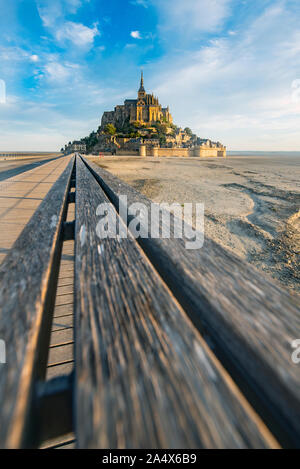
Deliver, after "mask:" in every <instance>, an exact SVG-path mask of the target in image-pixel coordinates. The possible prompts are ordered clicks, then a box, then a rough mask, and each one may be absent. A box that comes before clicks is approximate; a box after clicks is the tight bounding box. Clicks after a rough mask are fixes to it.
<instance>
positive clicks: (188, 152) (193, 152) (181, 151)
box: [140, 145, 226, 158]
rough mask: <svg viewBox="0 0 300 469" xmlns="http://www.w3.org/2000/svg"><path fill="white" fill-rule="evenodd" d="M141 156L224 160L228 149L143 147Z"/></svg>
mask: <svg viewBox="0 0 300 469" xmlns="http://www.w3.org/2000/svg"><path fill="white" fill-rule="evenodd" d="M140 155H141V156H161V157H163V156H166V157H168V156H178V157H181V158H182V157H189V156H191V157H193V156H196V157H201V158H210V157H213V158H218V157H221V158H224V157H226V148H225V147H216V148H207V147H206V148H205V147H195V148H157V147H148V146H144V145H141V148H140Z"/></svg>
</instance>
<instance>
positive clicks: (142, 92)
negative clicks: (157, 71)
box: [138, 71, 146, 99]
mask: <svg viewBox="0 0 300 469" xmlns="http://www.w3.org/2000/svg"><path fill="white" fill-rule="evenodd" d="M138 98H139V99H145V98H146V91H145V88H144V75H143V71H142V72H141V84H140V89H139V92H138Z"/></svg>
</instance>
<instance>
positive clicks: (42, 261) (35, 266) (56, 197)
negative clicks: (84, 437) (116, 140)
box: [0, 158, 74, 448]
mask: <svg viewBox="0 0 300 469" xmlns="http://www.w3.org/2000/svg"><path fill="white" fill-rule="evenodd" d="M73 165H74V159H73V158H72V160H71V161H70V162H69V164H68V166H67V168H66V169H65V171H64V172H63V173H62V175H61V176H60V177H59V179H58V180H57V182H56V183H55V184H54V185H53V186H52V188H51V189H50V191H49V193H48V194H47V195H46V197H45V198H44V200H43V202H42V203H41V205H40V206H39V208H38V209H37V211H36V212H35V213H34V215H33V216H32V218H31V219H30V221H29V223H28V224H27V225H26V227H25V228H24V230H23V231H22V233H21V235H20V236H19V238H18V239H17V241H16V242H15V244H14V245H13V248H12V250H11V252H10V253H9V254H8V255H7V257H6V258H5V260H4V262H3V263H2V264H1V266H0V339H2V340H4V341H5V343H6V364H0V397H1V406H0V422H1V424H0V447H5V448H18V447H22V446H26V445H28V444H32V443H31V442H32V432H33V431H34V429H33V425H32V424H33V422H32V420H31V419H30V415H31V411H32V408H33V397H34V383H35V381H36V380H38V379H43V378H44V376H45V372H46V364H47V354H48V345H49V339H50V328H51V319H52V312H53V306H54V301H55V290H56V282H57V274H58V265H59V257H60V250H61V245H62V226H63V221H64V217H65V213H66V207H67V195H68V191H69V184H70V179H71V173H72V168H73Z"/></svg>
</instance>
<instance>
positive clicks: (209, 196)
mask: <svg viewBox="0 0 300 469" xmlns="http://www.w3.org/2000/svg"><path fill="white" fill-rule="evenodd" d="M94 161H95V162H97V163H98V164H99V165H100V166H102V167H104V168H105V169H107V170H108V171H110V172H112V173H113V174H115V175H116V176H118V177H119V178H120V179H122V180H124V181H125V182H127V183H128V184H130V185H131V186H133V187H134V188H135V189H137V190H139V191H140V192H142V193H143V194H145V195H146V196H147V197H149V198H150V199H152V200H153V201H154V202H157V203H163V202H166V203H173V202H178V203H180V204H183V203H185V202H193V203H196V202H199V203H204V204H205V235H206V236H208V237H210V238H212V239H214V240H215V241H217V242H218V243H220V244H221V245H222V246H224V247H225V248H227V249H230V250H231V251H232V252H234V253H235V254H236V255H238V256H240V257H243V258H244V259H246V260H247V261H248V262H250V263H251V264H254V265H255V266H256V267H257V268H258V269H260V270H262V271H264V272H265V273H266V274H267V275H269V276H271V277H273V278H274V279H276V280H277V281H278V282H279V283H280V284H281V285H283V286H284V287H285V288H287V289H289V290H290V292H291V293H292V292H300V267H299V253H300V186H299V181H300V157H297V156H286V155H283V156H280V155H277V156H251V157H247V156H241V157H239V156H234V157H227V158H226V159H220V160H219V159H212V158H210V159H203V158H201V159H200V158H143V159H141V158H138V157H137V158H136V157H105V158H102V159H101V160H99V158H97V159H95V160H94Z"/></svg>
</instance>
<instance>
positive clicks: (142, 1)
mask: <svg viewBox="0 0 300 469" xmlns="http://www.w3.org/2000/svg"><path fill="white" fill-rule="evenodd" d="M130 3H131V4H132V5H139V6H141V7H144V8H148V6H149V3H148V1H147V0H131V2H130Z"/></svg>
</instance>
